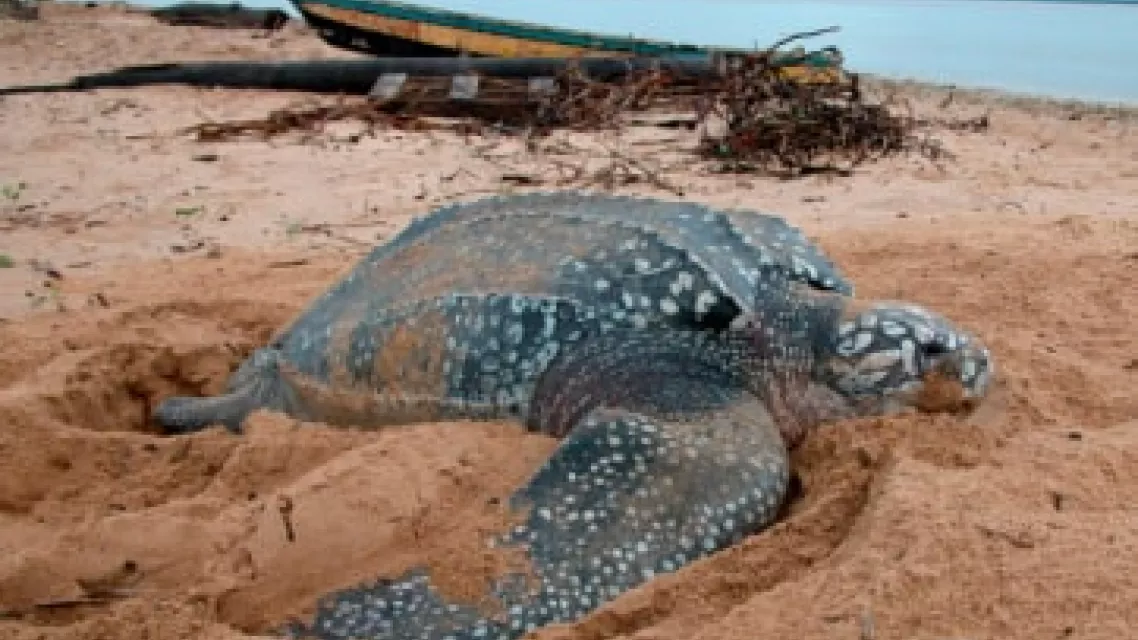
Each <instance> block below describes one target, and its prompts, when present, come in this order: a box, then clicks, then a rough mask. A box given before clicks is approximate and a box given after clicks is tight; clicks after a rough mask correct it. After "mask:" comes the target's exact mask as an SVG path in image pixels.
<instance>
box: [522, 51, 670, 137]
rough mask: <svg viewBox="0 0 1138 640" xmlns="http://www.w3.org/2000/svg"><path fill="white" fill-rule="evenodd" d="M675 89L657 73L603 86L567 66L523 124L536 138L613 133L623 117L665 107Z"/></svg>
mask: <svg viewBox="0 0 1138 640" xmlns="http://www.w3.org/2000/svg"><path fill="white" fill-rule="evenodd" d="M675 89H676V81H675V79H674V78H672V77H670V76H669V75H668V74H667V73H665V72H663V71H659V70H649V71H642V72H633V73H629V74H627V75H625V76H624V77H623V78H622V79H621V80H620V81H619V82H605V81H600V80H594V79H592V78H590V77H588V75H586V74H585V73H583V72H582V71H581V70H580V68H579V67H576V66H574V65H569V66H568V67H567V68H566V69H565V70H564V71H562V72H561V73H559V74H558V75H557V76H556V77H555V78H554V79H553V88H552V91H550V92H549V93H546V94H544V95H542V96H541V98H540V99H539V100H538V101H537V102H536V104H535V105H534V111H533V114H532V116H531V117H530V118H529V120H528V123H527V124H528V125H529V126H530V127H531V128H532V130H533V131H534V132H535V133H538V134H543V133H548V132H549V131H551V130H553V129H556V128H567V129H577V130H590V129H592V130H596V129H616V128H619V127H620V124H621V117H622V116H623V115H625V114H626V113H629V112H633V111H644V110H646V109H649V108H651V107H652V106H654V105H657V104H660V103H665V104H666V103H668V102H669V101H670V98H671V97H672V96H673V94H674V92H675Z"/></svg>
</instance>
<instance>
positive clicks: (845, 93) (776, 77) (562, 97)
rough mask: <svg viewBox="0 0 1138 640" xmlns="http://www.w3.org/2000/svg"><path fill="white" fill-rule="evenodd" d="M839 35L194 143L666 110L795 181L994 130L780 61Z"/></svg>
mask: <svg viewBox="0 0 1138 640" xmlns="http://www.w3.org/2000/svg"><path fill="white" fill-rule="evenodd" d="M834 29H835V28H829V29H821V30H818V31H812V32H807V33H801V34H795V35H792V36H790V37H788V38H785V39H783V40H781V41H780V42H778V43H776V44H774V45H773V46H771V47H769V48H767V49H766V50H763V51H758V52H755V53H750V54H747V55H744V56H731V57H727V58H724V60H723V63H722V65H721V66H720V68H719V69H718V73H714V74H711V75H706V74H705V75H703V76H700V77H690V76H681V75H679V74H677V73H675V72H673V71H672V70H665V69H663V68H655V69H647V70H640V71H629V72H627V73H622V74H621V75H619V76H618V77H615V78H591V77H589V75H588V74H587V73H585V72H583V71H582V70H581V69H580V68H579V67H577V66H575V65H572V64H570V65H568V66H567V67H565V68H564V69H563V70H562V71H561V72H560V73H558V74H557V75H556V76H555V77H553V78H544V79H542V78H494V77H481V78H477V79H475V80H474V81H472V83H471V84H470V85H469V88H468V89H467V90H465V91H464V92H465V93H466V95H465V96H464V97H462V98H461V99H457V98H456V97H455V89H454V87H455V84H454V83H456V82H458V80H459V79H458V78H451V77H449V76H421V77H416V76H412V77H409V78H407V79H406V80H405V81H402V84H400V85H399V87H398V89H397V90H396V91H394V92H393V93H392V94H391V95H387V96H385V97H383V98H378V97H376V96H371V97H369V98H366V99H361V100H359V101H344V100H341V101H340V102H339V103H337V104H335V105H331V106H318V107H315V108H307V109H284V110H279V111H275V112H273V113H271V114H270V115H269V117H267V118H265V119H263V120H248V121H239V122H229V123H204V124H201V125H197V126H196V127H193V128H191V129H190V130H189V131H191V132H193V133H195V134H196V135H197V137H198V139H199V140H223V139H231V138H234V137H239V136H241V135H242V134H248V133H257V134H260V135H262V136H265V137H270V136H275V135H278V134H280V133H284V132H286V131H290V130H307V131H317V130H320V129H322V128H323V126H324V124H325V123H327V122H330V121H336V120H345V119H354V120H361V121H363V122H364V123H365V125H366V127H367V132H368V133H370V132H372V131H373V130H374V129H375V128H376V127H377V126H381V125H382V126H387V127H392V128H403V129H407V128H412V129H422V128H445V129H452V130H458V131H460V132H462V133H471V132H477V131H479V130H480V128H481V126H483V125H485V124H493V125H495V126H497V127H498V129H499V131H508V130H513V131H516V132H526V133H527V134H529V135H535V136H543V135H546V134H548V133H550V132H552V131H553V130H556V129H576V130H606V129H607V130H614V129H619V128H621V127H622V126H624V125H625V124H626V122H627V120H626V116H628V114H630V113H632V112H637V111H645V110H657V109H658V110H666V111H669V112H670V113H672V114H678V115H679V116H680V118H681V120H682V121H683V122H684V123H685V124H686V125H687V126H688V127H690V128H692V129H696V128H700V129H701V131H702V134H701V136H700V139H699V142H698V143H697V146H696V149H694V151H695V152H696V153H697V154H698V155H699V156H700V157H702V158H705V159H712V160H715V161H718V162H719V163H721V164H720V170H721V171H727V172H751V173H766V174H774V175H781V176H786V177H790V176H795V175H805V174H810V173H819V172H831V173H838V174H847V173H849V172H850V171H851V170H852V169H853V168H854V167H855V166H857V165H860V164H862V163H864V162H866V161H869V160H876V159H878V158H881V157H884V156H888V155H892V154H898V153H906V152H917V153H919V154H921V155H923V156H925V157H928V158H930V159H933V160H936V159H939V158H942V157H946V156H948V155H950V154H948V152H947V151H945V150H944V148H943V147H942V146H941V145H940V143H939V141H937V140H935V139H932V138H931V137H930V136H929V135H927V133H926V134H925V135H919V134H918V132H919V131H926V132H927V131H928V130H929V129H930V128H931V127H933V126H936V127H939V128H947V129H955V130H960V131H962V130H973V131H979V130H983V129H985V128H986V127H987V124H988V123H987V119H986V118H979V119H973V120H969V121H960V122H948V121H944V120H937V121H932V120H928V119H919V118H917V117H916V116H914V115H913V113H912V112H911V109H910V110H907V111H906V110H904V109H899V108H897V107H898V105H897V104H895V101H893V100H891V99H887V100H885V101H882V102H874V101H872V100H871V99H869V98H868V97H867V95H866V94H867V92H865V91H863V90H862V86H861V84H860V83H859V79H858V76H857V75H856V74H850V73H846V72H844V71H843V70H842V69H841V65H840V61H835V62H837V64H821V65H820V64H819V60H818V53H814V54H810V55H808V54H806V52H805V51H804V50H801V53H788V52H786V51H782V50H780V48H781V47H783V46H784V45H786V44H787V43H789V42H791V41H793V40H797V39H801V38H806V37H812V36H816V35H819V34H822V33H828V32H830V31H833V30H834ZM538 80H542V81H543V82H544V83H545V84H544V85H542V87H543V88H541V87H538V88H540V89H541V90H536V89H535V87H537V85H536V84H535V82H536V81H538ZM465 82H471V81H470V80H469V79H467V80H465ZM538 84H540V83H538ZM425 116H449V117H457V118H459V119H460V122H459V123H454V122H452V123H448V124H440V123H428V121H426V120H424V119H422V118H423V117H425ZM712 131H714V133H712Z"/></svg>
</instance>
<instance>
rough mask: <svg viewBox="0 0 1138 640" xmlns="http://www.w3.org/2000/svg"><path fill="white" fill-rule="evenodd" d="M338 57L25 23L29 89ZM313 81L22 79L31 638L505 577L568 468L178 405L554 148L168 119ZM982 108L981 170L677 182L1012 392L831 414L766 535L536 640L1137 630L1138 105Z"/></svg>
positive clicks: (9, 31)
mask: <svg viewBox="0 0 1138 640" xmlns="http://www.w3.org/2000/svg"><path fill="white" fill-rule="evenodd" d="M60 42H70V43H76V44H75V46H73V47H63V46H60V45H59V44H58V43H60ZM96 54H97V55H96ZM314 55H320V56H333V55H344V54H341V53H339V52H335V51H333V50H331V49H328V48H327V47H324V46H323V45H322V44H320V43H319V42H318V41H317V40H316V39H315V38H314V37H313V36H311V35H306V34H303V33H300V32H295V31H286V32H284V33H283V34H279V35H276V36H273V37H272V38H267V39H266V38H261V37H260V36H259V35H256V34H251V33H249V32H242V31H237V32H224V31H211V30H208V29H195V28H173V27H161V26H158V25H155V24H154V23H152V22H151V21H149V20H148V19H144V18H140V17H138V16H134V15H128V14H124V13H122V12H121V11H116V10H110V9H99V10H85V9H82V8H80V7H75V8H65V7H58V6H55V5H51V4H46V5H45V19H44V20H43V21H41V22H39V23H18V22H13V21H0V60H2V62H0V84H9V83H15V82H25V81H29V82H30V81H43V80H58V79H61V78H63V77H66V76H68V75H70V74H74V73H82V72H90V71H95V70H100V69H103V68H105V65H114V64H120V63H129V62H141V61H154V60H158V59H163V60H164V59H203V58H210V57H216V58H248V57H258V56H264V57H268V56H282V57H287V56H291V57H302V56H314ZM906 91H908V92H909V95H910V96H911V99H913V100H914V101H915V102H917V103H918V104H926V105H928V104H936V103H937V102H939V101H941V100H942V99H943V94H940V93H937V91H936V90H932V89H927V88H921V87H909V88H908V89H906ZM306 99H308V98H306V97H304V96H288V95H274V94H269V93H266V92H255V91H221V90H218V91H211V90H199V89H188V88H184V87H152V88H142V89H129V90H100V91H95V92H91V93H89V94H50V95H28V96H15V97H8V98H3V99H0V124H2V125H3V126H2V127H0V148H3V149H4V150H5V153H3V154H0V184H3V185H12V186H13V187H14V186H16V184H17V183H21V182H22V183H24V185H25V186H24V187H23V188H21V189H19V191H20V194H19V198H18V199H10V200H11V201H6V202H4V203H2V204H0V206H2V208H0V253H3V254H4V255H6V256H9V257H10V258H11V260H12V263H13V264H12V266H11V267H10V268H4V269H0V294H2V295H0V318H2V320H0V345H3V354H4V357H3V358H0V465H2V467H0V468H3V469H4V470H5V473H4V474H2V475H0V614H2V615H0V636H3V637H12V638H17V639H19V640H31V639H32V638H60V639H62V638H77V639H80V640H87V639H89V640H94V639H95V638H100V639H103V638H109V639H117V638H123V639H124V640H125V639H127V638H132V639H133V638H139V637H153V638H194V639H199V638H200V639H207V638H208V639H214V638H217V639H221V638H226V639H242V638H250V637H258V634H264V633H267V632H268V631H269V630H270V629H271V628H272V627H273V626H274V625H277V624H279V623H281V622H283V621H284V620H286V619H287V618H288V617H289V616H294V615H296V616H302V615H305V614H306V613H307V612H310V611H311V610H312V607H313V606H314V604H315V600H316V598H317V597H318V596H319V595H320V594H321V593H324V592H326V591H328V590H330V589H333V588H340V587H345V586H350V585H352V584H355V583H357V582H359V581H366V580H374V579H377V578H379V577H381V576H385V575H386V576H389V577H390V576H392V575H393V574H397V573H399V572H400V571H402V570H403V569H404V568H406V567H408V566H412V565H414V564H416V563H421V562H431V563H434V565H435V566H436V567H437V568H438V569H439V570H440V571H446V570H447V569H448V568H449V569H450V570H451V571H453V572H454V573H455V575H458V576H466V577H470V576H473V577H474V579H475V580H477V577H478V576H479V575H481V574H480V573H479V572H480V571H493V570H494V565H493V560H492V559H486V558H483V557H480V556H475V555H474V554H472V553H471V549H474V548H475V547H474V546H472V543H473V542H474V541H478V540H481V539H482V537H483V535H484V534H485V532H486V527H487V526H489V525H490V524H493V523H494V517H495V516H494V513H495V510H494V508H493V507H494V506H495V504H496V502H495V501H500V500H501V499H502V498H503V497H504V496H506V495H508V493H509V491H510V489H511V488H512V487H514V486H516V485H517V484H518V483H520V482H521V481H523V480H524V479H525V478H526V477H527V476H528V475H529V474H530V473H532V472H533V470H535V469H536V468H537V466H538V465H539V464H540V463H541V461H542V460H543V459H544V457H545V456H547V455H548V454H549V452H550V451H552V449H553V447H554V446H555V444H556V443H554V442H552V441H551V440H549V439H547V438H543V437H540V436H535V435H527V434H524V433H522V432H521V431H520V430H519V429H517V428H516V427H515V426H513V425H508V424H468V423H453V424H423V425H414V426H408V427H404V428H398V429H391V430H386V431H384V432H382V433H369V432H364V431H359V430H332V429H327V428H322V427H320V426H318V425H304V424H298V423H296V422H295V421H292V420H289V419H286V418H283V417H281V416H277V415H273V414H269V413H262V414H258V415H257V416H255V417H254V419H252V420H251V424H250V429H249V432H248V434H246V435H244V436H242V437H240V438H235V437H232V436H229V435H227V434H224V433H220V432H217V431H210V432H206V433H201V434H197V435H194V436H191V437H186V438H164V437H160V436H158V435H156V434H155V433H153V431H152V429H151V428H150V427H149V425H148V423H147V420H146V418H147V415H148V412H149V410H150V408H151V407H153V406H154V404H155V403H156V402H157V401H159V400H160V399H161V398H163V397H165V396H167V395H169V394H172V393H212V392H216V391H217V390H219V389H220V388H221V386H222V385H223V383H224V380H225V377H226V375H227V374H228V373H229V371H231V370H232V369H233V368H234V367H235V366H236V365H237V364H238V363H239V362H240V361H241V359H242V358H243V357H245V356H246V355H247V354H248V353H249V352H250V351H251V350H252V349H254V348H255V347H256V346H258V345H260V344H262V343H263V342H264V341H265V340H267V339H268V337H269V336H270V335H271V334H272V333H273V332H274V331H276V330H277V329H278V328H279V327H280V326H282V325H283V324H284V323H286V322H287V321H288V320H289V319H290V318H291V317H292V316H293V315H294V314H296V313H297V312H299V311H300V310H301V309H303V308H304V306H305V305H306V304H308V302H309V301H310V300H311V299H312V298H313V297H314V296H315V295H316V294H318V293H320V292H322V291H323V290H324V289H325V288H326V287H327V286H329V285H330V284H331V283H332V282H334V281H335V279H336V278H337V277H339V276H340V275H341V274H343V273H344V272H345V271H346V270H347V269H348V268H350V267H351V265H352V264H353V262H354V261H355V260H356V259H357V258H358V257H359V256H360V255H362V254H363V253H364V252H365V251H366V250H367V249H368V248H369V247H370V246H371V245H372V243H374V242H376V241H379V240H381V239H383V238H387V237H390V236H391V234H393V233H395V232H396V231H397V230H398V229H399V228H401V226H402V225H403V224H405V223H406V221H407V220H408V219H409V218H410V217H411V216H412V215H418V214H421V213H423V212H425V211H426V210H427V209H428V208H429V207H431V206H434V205H436V204H439V203H444V202H452V201H455V200H462V199H472V198H475V197H480V196H481V195H485V194H487V193H495V192H499V191H503V190H511V189H513V188H512V187H505V186H503V183H502V181H501V180H500V177H501V175H502V174H503V173H510V172H516V171H518V170H519V168H520V169H522V170H524V169H526V167H529V166H531V164H532V163H534V162H539V161H541V160H540V159H534V158H530V157H528V156H526V155H525V154H524V153H523V152H522V150H521V149H520V148H518V146H516V145H515V144H514V143H513V142H511V141H509V140H489V141H486V140H478V139H474V140H468V139H463V138H460V137H457V136H452V135H449V134H442V133H439V132H415V133H411V132H400V131H382V132H379V133H378V134H377V135H376V137H374V138H367V137H365V138H364V139H362V140H360V141H358V142H355V143H348V142H342V141H338V140H339V138H337V135H338V132H337V131H333V132H328V133H327V134H326V135H324V136H317V137H314V138H313V137H309V138H307V139H301V138H295V137H293V138H289V137H286V138H284V139H281V140H274V141H270V142H262V141H255V140H249V141H239V142H231V143H224V144H221V143H197V142H193V141H191V140H188V139H186V138H184V137H179V136H177V135H173V133H172V132H174V131H176V130H177V129H178V128H179V127H182V126H185V125H188V124H193V123H195V122H199V121H201V120H202V119H204V118H228V117H240V116H248V115H262V114H264V113H265V112H267V111H268V110H269V109H271V108H274V107H276V106H280V105H282V104H287V103H289V102H295V101H300V100H306ZM969 100H972V102H969ZM957 103H958V104H959V106H960V108H961V109H963V110H967V109H973V110H975V109H976V108H985V109H991V111H992V122H993V127H992V130H991V131H988V132H986V133H983V134H953V133H945V134H944V135H943V138H944V139H945V140H946V144H947V145H948V146H949V147H950V148H951V149H952V150H953V151H954V152H956V153H957V154H958V155H959V159H958V161H956V162H951V163H947V164H946V165H945V167H944V168H943V169H937V168H935V167H932V166H929V165H928V164H927V163H920V162H917V161H915V160H910V159H893V160H889V161H886V162H883V163H881V164H880V165H875V166H871V167H866V168H865V169H864V170H863V171H860V172H859V173H858V174H857V175H855V176H854V177H852V178H842V179H825V178H819V179H809V180H803V181H794V182H780V181H775V180H766V179H757V178H751V177H746V176H735V177H731V176H718V175H709V174H706V173H701V172H698V171H695V170H692V171H686V172H685V171H677V172H674V173H673V174H672V178H673V179H674V180H677V181H679V182H681V183H682V186H683V187H684V191H685V193H686V194H687V195H686V196H685V197H688V198H691V199H695V200H699V201H701V202H707V203H709V204H714V205H722V206H749V207H754V208H759V209H764V210H769V211H776V212H779V213H781V214H784V215H786V216H787V217H788V218H789V219H790V220H791V221H792V222H793V223H795V224H797V225H800V226H802V227H803V228H804V229H805V230H806V231H807V232H808V234H809V235H810V236H811V237H813V238H816V239H817V241H818V243H819V244H820V245H821V246H822V247H823V248H824V249H825V250H826V251H827V253H828V254H829V255H831V256H832V257H833V258H834V259H835V260H836V261H837V262H838V263H839V264H840V265H841V266H842V268H843V269H844V270H846V271H847V272H848V273H849V274H850V276H851V277H852V278H853V280H854V281H855V283H856V284H857V286H858V293H859V296H861V297H866V298H876V297H882V298H905V299H911V300H914V301H917V302H920V303H923V304H927V305H930V306H931V307H933V308H935V309H937V310H938V311H941V312H943V313H945V314H946V315H948V316H949V317H951V318H953V319H955V320H958V321H959V322H960V323H961V324H963V325H965V326H966V327H968V328H969V329H971V330H973V331H975V332H976V333H978V334H979V335H980V336H982V337H983V338H984V339H985V340H986V341H987V342H988V343H989V345H990V346H991V348H992V350H993V352H994V353H995V356H996V358H998V360H997V363H998V367H999V372H998V378H997V382H996V388H995V392H994V394H993V397H992V399H991V401H990V402H988V403H986V404H985V405H984V406H983V407H982V408H981V409H980V410H979V411H978V412H976V413H975V414H974V415H971V416H969V417H967V418H963V419H962V418H958V417H954V416H914V417H904V418H896V419H888V420H883V419H869V420H857V421H850V422H847V423H841V424H835V425H832V426H830V427H827V428H825V429H822V430H819V431H818V432H817V433H813V434H811V435H810V436H809V437H807V438H806V440H805V441H804V442H803V444H802V445H801V446H800V447H799V449H798V450H796V451H795V453H794V462H795V469H796V475H797V480H796V483H795V486H796V489H795V495H794V499H793V500H792V501H791V502H790V503H789V504H788V506H787V508H786V510H785V514H784V517H783V518H782V519H781V520H780V522H779V523H778V524H776V525H775V526H774V527H772V528H771V529H770V530H769V531H767V532H765V533H763V534H762V535H758V536H753V537H751V538H749V539H748V540H746V541H745V542H744V543H742V544H740V545H739V546H738V547H735V548H732V549H729V550H726V551H724V552H722V553H720V554H717V555H715V556H713V557H711V558H707V559H705V560H703V561H701V562H698V563H696V564H694V565H692V566H690V567H687V568H685V569H683V570H681V571H679V572H677V573H675V574H672V575H667V576H662V577H660V578H658V579H657V580H655V581H653V582H652V583H651V584H649V585H647V586H645V587H643V588H640V589H637V590H635V591H633V592H631V593H629V594H626V595H625V596H623V597H621V598H619V599H618V600H616V601H615V602H613V603H610V604H609V605H607V606H605V607H603V608H602V609H601V610H599V611H597V612H596V613H594V614H593V615H591V616H589V617H588V618H586V619H584V620H582V621H580V622H578V623H576V624H573V625H564V626H559V627H551V628H548V629H544V630H541V631H539V632H538V633H537V634H536V636H537V637H538V638H548V639H553V638H564V639H570V638H572V639H574V640H585V639H590V640H592V639H596V640H600V639H602V638H604V639H607V638H632V637H635V638H639V639H649V638H651V639H661V640H663V639H673V638H674V639H677V640H678V639H681V638H682V639H687V638H708V639H711V638H715V639H726V640H734V639H738V640H744V639H749V638H756V637H761V638H783V637H786V638H790V637H793V638H858V637H862V638H866V637H870V638H901V639H918V638H919V639H932V638H950V637H951V638H1025V639H1027V638H1032V639H1035V638H1118V637H1127V636H1128V635H1130V629H1132V628H1134V627H1135V626H1136V625H1138V613H1136V612H1138V607H1136V606H1135V605H1138V574H1135V572H1134V571H1133V570H1132V558H1133V557H1134V554H1135V551H1136V550H1138V529H1135V527H1134V526H1133V523H1134V522H1135V517H1136V516H1138V514H1136V513H1135V507H1134V505H1135V504H1136V498H1138V495H1136V494H1138V471H1136V470H1138V393H1135V392H1134V389H1135V386H1136V383H1138V329H1136V328H1135V327H1134V324H1133V323H1134V318H1135V317H1138V301H1136V300H1135V299H1134V297H1133V295H1130V294H1131V292H1133V291H1136V290H1138V213H1136V212H1135V210H1134V202H1136V201H1138V199H1136V196H1138V170H1136V169H1135V167H1138V144H1136V143H1135V132H1134V128H1133V121H1132V120H1127V119H1125V118H1118V117H1114V116H1110V115H1104V114H1102V113H1097V112H1095V111H1094V110H1090V109H1088V110H1086V111H1085V112H1076V111H1072V109H1074V107H1070V106H1054V105H1047V104H1046V103H1041V102H1024V101H1011V100H1002V99H999V98H997V97H992V96H986V95H980V94H977V95H976V96H973V97H972V98H969V97H968V96H966V95H963V94H962V95H961V97H959V98H958V99H957ZM1076 113H1078V114H1079V115H1078V117H1077V118H1075V117H1073V116H1074V114H1076ZM140 136H141V137H140ZM627 136H628V138H629V139H644V138H651V137H653V136H655V137H657V138H674V137H675V133H674V132H664V133H660V132H653V131H636V132H630V133H628V134H627ZM569 139H571V140H572V141H573V142H574V143H575V144H577V145H579V146H587V145H589V144H590V143H591V141H592V138H591V137H590V136H589V135H586V134H574V136H573V137H571V138H569ZM629 144H631V143H629ZM659 144H660V145H661V147H660V148H670V147H668V145H672V147H674V146H675V145H679V144H683V141H682V140H681V141H679V142H675V141H672V142H668V141H664V142H660V143H659ZM487 145H492V146H494V148H493V149H492V150H489V151H488V150H486V148H485V147H486V146H487ZM203 154H216V155H217V156H218V158H217V160H216V161H209V160H195V159H194V158H195V157H201V156H202V155H203ZM626 190H627V191H629V192H632V193H647V194H651V195H656V196H664V195H666V194H661V193H660V192H658V191H655V190H653V189H652V188H651V186H650V185H633V186H631V187H628V188H627V189H626ZM191 210H192V211H191ZM180 211H181V212H182V213H179V212H180ZM186 211H191V212H190V213H185V212H186ZM282 507H285V508H284V509H283V510H282ZM290 531H291V533H292V540H291V541H290V540H289V532H290ZM452 587H453V589H455V590H458V591H462V590H463V589H464V588H466V587H465V586H464V584H463V583H462V580H458V581H457V582H455V583H454V584H452ZM47 603H56V604H57V606H42V605H44V604H47ZM37 605H41V606H37Z"/></svg>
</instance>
